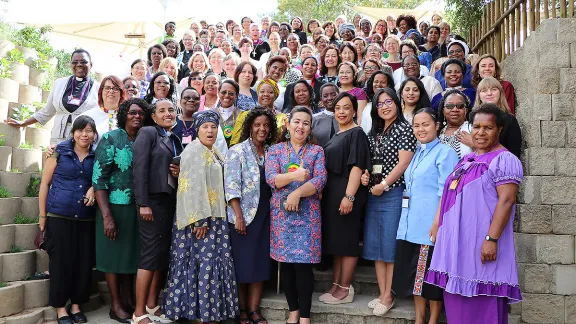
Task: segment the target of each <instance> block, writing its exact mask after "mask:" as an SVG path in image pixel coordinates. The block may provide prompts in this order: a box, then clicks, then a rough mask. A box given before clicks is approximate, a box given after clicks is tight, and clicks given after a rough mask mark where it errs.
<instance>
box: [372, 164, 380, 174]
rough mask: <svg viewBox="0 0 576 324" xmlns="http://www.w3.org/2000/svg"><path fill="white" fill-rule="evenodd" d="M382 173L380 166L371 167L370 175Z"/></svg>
mask: <svg viewBox="0 0 576 324" xmlns="http://www.w3.org/2000/svg"><path fill="white" fill-rule="evenodd" d="M380 173H382V164H376V165H373V166H372V174H380Z"/></svg>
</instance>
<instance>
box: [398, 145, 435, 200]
mask: <svg viewBox="0 0 576 324" xmlns="http://www.w3.org/2000/svg"><path fill="white" fill-rule="evenodd" d="M438 143H439V141H438V139H436V140H435V141H434V142H432V143H427V144H426V145H430V146H431V147H430V148H429V149H428V148H426V149H422V147H420V150H421V151H420V152H418V155H417V156H415V159H414V160H413V162H414V163H411V165H410V170H409V171H408V173H407V175H408V178H406V177H405V178H404V179H405V180H407V181H406V190H408V191H410V190H411V189H412V179H414V172H416V169H418V166H419V165H420V162H422V161H423V160H424V158H425V157H426V156H427V155H428V154H429V153H430V152H432V150H433V149H434V148H435V147H436V145H438Z"/></svg>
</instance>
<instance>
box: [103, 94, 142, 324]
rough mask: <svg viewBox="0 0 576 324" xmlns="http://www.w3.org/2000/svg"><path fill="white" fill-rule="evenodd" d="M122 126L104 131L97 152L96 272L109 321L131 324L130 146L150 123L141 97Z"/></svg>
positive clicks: (121, 113)
mask: <svg viewBox="0 0 576 324" xmlns="http://www.w3.org/2000/svg"><path fill="white" fill-rule="evenodd" d="M117 123H118V125H117V126H118V128H117V129H115V130H112V131H110V132H108V133H105V134H104V135H103V136H102V139H101V140H100V143H99V144H98V147H97V148H96V161H95V162H94V173H93V175H92V182H93V186H94V191H95V194H96V200H97V201H98V210H97V214H96V269H97V270H99V271H102V272H104V273H105V276H106V283H107V284H108V289H109V291H110V297H111V298H112V305H111V307H110V314H109V315H110V318H111V319H114V320H116V321H118V322H120V323H130V315H131V314H132V312H133V311H134V302H133V298H132V296H133V283H134V274H135V273H136V271H137V269H138V262H139V257H140V232H139V230H138V214H137V212H136V205H135V202H134V194H133V181H132V155H133V151H132V144H133V143H134V139H135V138H136V135H137V134H138V131H139V130H140V128H142V127H143V126H148V125H150V124H151V117H150V107H149V106H148V103H146V101H144V100H143V99H140V98H132V99H129V100H126V101H124V102H123V103H122V104H121V105H120V107H119V110H118V116H117Z"/></svg>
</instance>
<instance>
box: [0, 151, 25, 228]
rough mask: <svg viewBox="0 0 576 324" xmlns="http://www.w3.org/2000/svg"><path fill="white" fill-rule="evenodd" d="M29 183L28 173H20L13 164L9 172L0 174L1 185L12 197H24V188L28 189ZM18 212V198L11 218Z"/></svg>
mask: <svg viewBox="0 0 576 324" xmlns="http://www.w3.org/2000/svg"><path fill="white" fill-rule="evenodd" d="M13 160H14V159H13ZM12 162H14V161H12ZM29 182H30V173H24V172H21V170H20V169H18V168H15V167H14V164H12V168H11V169H10V170H9V171H7V172H0V183H2V184H3V186H4V187H5V188H6V189H8V190H9V191H10V192H11V193H12V196H13V197H24V196H26V188H27V187H28V183H29ZM19 211H20V199H19V198H18V209H16V211H15V212H14V213H13V214H12V215H11V217H12V218H13V217H14V215H16V213H18V212H19ZM10 222H12V219H10Z"/></svg>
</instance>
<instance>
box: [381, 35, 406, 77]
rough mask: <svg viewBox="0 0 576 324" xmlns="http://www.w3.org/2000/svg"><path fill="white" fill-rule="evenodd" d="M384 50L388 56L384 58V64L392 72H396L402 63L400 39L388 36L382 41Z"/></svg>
mask: <svg viewBox="0 0 576 324" xmlns="http://www.w3.org/2000/svg"><path fill="white" fill-rule="evenodd" d="M384 49H385V50H386V52H388V56H387V57H386V58H384V62H385V63H386V64H388V65H390V67H392V70H394V71H396V70H397V69H399V68H401V67H402V61H401V59H400V39H399V38H398V36H396V35H390V36H388V37H386V39H384Z"/></svg>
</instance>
